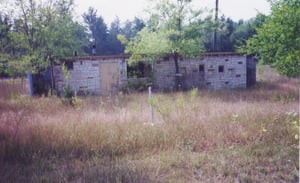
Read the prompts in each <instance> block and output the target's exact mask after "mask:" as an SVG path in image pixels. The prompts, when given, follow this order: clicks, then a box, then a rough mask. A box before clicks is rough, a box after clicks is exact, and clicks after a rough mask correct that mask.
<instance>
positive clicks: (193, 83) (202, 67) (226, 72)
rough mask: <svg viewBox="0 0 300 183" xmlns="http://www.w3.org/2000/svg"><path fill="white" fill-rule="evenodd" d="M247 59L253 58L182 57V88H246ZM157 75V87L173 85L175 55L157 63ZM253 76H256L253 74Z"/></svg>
mask: <svg viewBox="0 0 300 183" xmlns="http://www.w3.org/2000/svg"><path fill="white" fill-rule="evenodd" d="M248 61H250V60H249V59H248V60H247V56H244V55H240V54H236V53H211V54H204V55H203V58H202V59H180V60H179V70H180V73H181V74H182V85H183V86H182V87H183V88H184V89H189V88H192V87H198V88H211V89H222V88H246V87H247V62H248ZM251 66H253V64H252V65H251ZM248 67H249V66H248ZM252 69H254V67H252ZM254 70H255V69H254ZM154 76H155V83H154V85H155V87H156V88H158V89H172V88H174V86H175V64H174V60H173V58H172V57H170V58H168V59H166V58H165V59H162V60H159V61H158V62H156V64H154ZM252 77H255V76H254V74H253V73H252Z"/></svg>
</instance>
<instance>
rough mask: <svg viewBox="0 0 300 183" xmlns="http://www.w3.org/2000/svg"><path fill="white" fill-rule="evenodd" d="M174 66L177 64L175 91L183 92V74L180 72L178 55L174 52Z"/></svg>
mask: <svg viewBox="0 0 300 183" xmlns="http://www.w3.org/2000/svg"><path fill="white" fill-rule="evenodd" d="M174 64H175V87H174V88H175V89H176V90H177V91H178V90H181V88H182V83H181V74H180V72H179V64H178V53H177V52H174Z"/></svg>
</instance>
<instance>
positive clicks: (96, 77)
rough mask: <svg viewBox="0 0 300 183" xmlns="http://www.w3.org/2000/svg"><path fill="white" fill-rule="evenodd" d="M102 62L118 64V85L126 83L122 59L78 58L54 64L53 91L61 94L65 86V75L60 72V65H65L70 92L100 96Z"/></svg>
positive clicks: (125, 68)
mask: <svg viewBox="0 0 300 183" xmlns="http://www.w3.org/2000/svg"><path fill="white" fill-rule="evenodd" d="M126 59H127V57H126ZM103 62H114V63H119V77H118V78H119V85H122V84H123V83H125V82H127V63H126V61H125V58H124V57H116V58H114V57H79V58H73V59H68V60H66V61H62V62H61V63H60V64H54V66H53V74H54V81H55V89H56V90H57V91H58V92H59V93H61V92H63V89H64V87H65V86H66V84H67V81H66V77H65V74H64V73H63V71H62V63H66V64H65V65H66V67H67V69H68V72H69V74H70V79H69V85H70V88H71V90H72V91H76V92H77V93H79V94H80V93H89V94H95V95H100V94H101V93H102V89H101V82H100V81H101V80H100V77H101V74H100V70H101V69H100V67H101V63H103Z"/></svg>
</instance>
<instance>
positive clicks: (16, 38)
mask: <svg viewBox="0 0 300 183" xmlns="http://www.w3.org/2000/svg"><path fill="white" fill-rule="evenodd" d="M13 3H14V4H15V7H14V11H13V12H14V16H13V17H15V19H14V21H13V22H14V24H13V27H12V29H13V31H12V34H11V40H12V42H13V44H14V49H13V50H14V54H12V55H11V57H10V58H9V60H10V64H9V65H10V67H11V68H13V69H15V70H16V71H20V72H22V73H26V72H33V73H39V72H42V71H43V70H45V68H47V67H48V66H49V63H50V60H55V59H57V58H60V57H64V56H71V55H73V54H74V51H78V52H80V51H81V46H82V45H81V43H83V42H84V41H83V39H85V38H84V37H81V38H80V39H78V38H77V34H78V32H84V31H83V27H82V26H80V25H79V24H78V23H76V22H74V21H73V20H72V6H73V1H72V0H64V1H59V0H51V1H36V0H14V2H13ZM81 39H82V40H81Z"/></svg>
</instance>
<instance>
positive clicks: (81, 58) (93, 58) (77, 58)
mask: <svg viewBox="0 0 300 183" xmlns="http://www.w3.org/2000/svg"><path fill="white" fill-rule="evenodd" d="M129 57H130V55H125V54H124V55H99V56H98V55H88V56H74V57H66V58H62V59H60V60H61V61H77V60H79V61H83V60H106V59H128V58H129Z"/></svg>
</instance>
